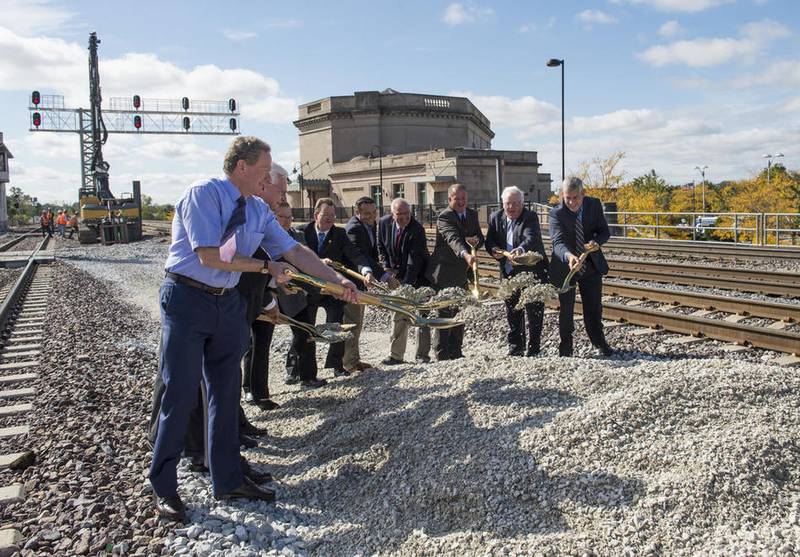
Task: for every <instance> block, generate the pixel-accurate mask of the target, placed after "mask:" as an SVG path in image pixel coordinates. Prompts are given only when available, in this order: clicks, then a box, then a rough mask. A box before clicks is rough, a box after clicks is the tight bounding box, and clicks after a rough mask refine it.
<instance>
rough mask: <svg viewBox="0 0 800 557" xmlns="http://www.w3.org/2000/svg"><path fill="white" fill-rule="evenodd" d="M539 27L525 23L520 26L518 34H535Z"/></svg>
mask: <svg viewBox="0 0 800 557" xmlns="http://www.w3.org/2000/svg"><path fill="white" fill-rule="evenodd" d="M537 30H538V27H537V25H536V24H535V23H523V24H522V25H520V26H519V29H518V30H517V32H519V33H535V32H536V31H537Z"/></svg>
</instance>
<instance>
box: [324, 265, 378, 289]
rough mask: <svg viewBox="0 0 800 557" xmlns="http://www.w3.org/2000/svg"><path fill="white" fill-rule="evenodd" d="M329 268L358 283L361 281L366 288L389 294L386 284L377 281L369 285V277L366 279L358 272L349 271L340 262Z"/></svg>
mask: <svg viewBox="0 0 800 557" xmlns="http://www.w3.org/2000/svg"><path fill="white" fill-rule="evenodd" d="M328 266H329V267H331V268H332V269H335V270H337V271H339V272H340V273H344V274H345V275H347V276H348V277H350V278H354V279H356V280H357V281H360V282H362V283H364V286H366V287H370V286H374V287H375V288H376V289H378V290H380V291H381V292H389V287H388V286H386V285H385V284H383V283H382V282H380V281H375V282H371V283H369V284H367V277H365V276H364V275H362V274H361V273H358V272H356V271H354V270H353V269H348V268H347V267H345V266H344V265H342V264H341V263H339V262H338V261H331V262H330V263H328Z"/></svg>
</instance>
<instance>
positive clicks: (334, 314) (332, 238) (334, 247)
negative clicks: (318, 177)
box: [303, 197, 372, 377]
mask: <svg viewBox="0 0 800 557" xmlns="http://www.w3.org/2000/svg"><path fill="white" fill-rule="evenodd" d="M335 219H336V210H335V207H334V203H333V199H330V198H329V197H323V198H322V199H319V200H317V204H316V205H315V207H314V222H310V223H308V224H307V225H306V226H305V228H304V229H303V234H304V235H305V239H306V245H307V246H308V247H309V248H310V249H311V250H312V251H314V252H316V253H317V255H318V256H319V258H320V259H322V260H323V261H325V262H326V263H327V262H328V261H336V262H338V263H342V264H344V265H346V266H347V267H350V268H354V269H357V270H358V271H359V272H360V273H361V274H362V275H365V276H368V277H369V278H370V280H372V268H371V267H370V266H369V261H367V259H366V258H365V257H364V256H363V255H361V252H360V251H358V248H356V247H355V246H354V245H353V243H352V242H351V241H350V239H349V238H348V237H347V232H345V230H344V229H343V228H338V227H336V226H334V224H333V221H334V220H335ZM326 260H327V261H326ZM320 307H323V308H325V322H326V323H341V322H342V318H343V314H344V302H342V301H341V300H339V299H337V298H334V297H333V296H323V295H322V294H321V293H320V292H319V291H317V292H314V293H312V294H309V296H308V311H309V317H310V318H311V322H312V323H313V322H314V321H315V320H316V317H317V310H318V309H319V308H320ZM343 356H344V342H335V343H333V344H331V345H330V348H328V355H327V357H326V358H325V367H326V368H332V369H333V374H334V376H335V377H340V376H347V375H350V372H349V371H347V370H345V369H344V365H343V364H342V358H343Z"/></svg>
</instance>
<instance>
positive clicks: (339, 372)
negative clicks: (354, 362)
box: [333, 367, 350, 377]
mask: <svg viewBox="0 0 800 557" xmlns="http://www.w3.org/2000/svg"><path fill="white" fill-rule="evenodd" d="M333 376H334V377H350V372H349V371H347V370H346V369H344V368H343V367H340V368H336V369H334V370H333Z"/></svg>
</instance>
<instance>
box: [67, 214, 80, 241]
mask: <svg viewBox="0 0 800 557" xmlns="http://www.w3.org/2000/svg"><path fill="white" fill-rule="evenodd" d="M67 226H68V227H69V234H68V235H67V238H72V235H73V234H75V233H76V232H77V231H78V213H75V214H74V215H72V216H71V217H70V219H69V221H68V222H67Z"/></svg>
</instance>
